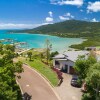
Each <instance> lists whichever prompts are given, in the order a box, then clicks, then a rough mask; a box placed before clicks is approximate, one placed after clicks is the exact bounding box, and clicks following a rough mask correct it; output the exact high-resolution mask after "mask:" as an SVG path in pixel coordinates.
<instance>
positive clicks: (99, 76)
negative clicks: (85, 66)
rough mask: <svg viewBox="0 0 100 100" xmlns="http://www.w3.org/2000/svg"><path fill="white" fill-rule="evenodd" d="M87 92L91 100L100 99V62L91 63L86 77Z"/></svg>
mask: <svg viewBox="0 0 100 100" xmlns="http://www.w3.org/2000/svg"><path fill="white" fill-rule="evenodd" d="M86 83H87V93H90V97H91V99H92V100H100V62H98V63H95V64H94V65H92V66H91V67H90V68H89V70H88V73H87V77H86Z"/></svg>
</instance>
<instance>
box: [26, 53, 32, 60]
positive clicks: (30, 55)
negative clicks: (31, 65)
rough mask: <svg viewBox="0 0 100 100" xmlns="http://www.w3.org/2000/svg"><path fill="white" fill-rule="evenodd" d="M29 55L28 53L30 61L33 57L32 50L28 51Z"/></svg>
mask: <svg viewBox="0 0 100 100" xmlns="http://www.w3.org/2000/svg"><path fill="white" fill-rule="evenodd" d="M27 55H28V57H29V58H30V61H31V58H32V52H31V51H29V52H27Z"/></svg>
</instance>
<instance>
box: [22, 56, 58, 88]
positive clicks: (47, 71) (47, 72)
mask: <svg viewBox="0 0 100 100" xmlns="http://www.w3.org/2000/svg"><path fill="white" fill-rule="evenodd" d="M20 60H21V61H23V62H24V63H28V64H29V65H30V66H31V67H33V68H35V69H36V70H37V71H38V72H39V73H41V74H42V75H44V76H45V77H46V78H47V79H48V80H49V81H50V82H51V84H52V85H53V86H57V83H58V78H57V74H56V73H55V72H54V71H53V70H52V69H51V68H50V67H49V66H47V65H45V64H44V63H42V62H41V61H40V60H39V59H34V61H29V60H25V58H22V59H20Z"/></svg>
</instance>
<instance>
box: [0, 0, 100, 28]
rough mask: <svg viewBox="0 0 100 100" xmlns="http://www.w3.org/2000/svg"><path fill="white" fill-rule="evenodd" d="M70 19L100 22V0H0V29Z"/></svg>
mask: <svg viewBox="0 0 100 100" xmlns="http://www.w3.org/2000/svg"><path fill="white" fill-rule="evenodd" d="M71 19H75V20H85V21H91V22H100V0H0V29H21V28H34V27H38V26H41V25H46V24H53V23H56V22H61V21H65V20H71Z"/></svg>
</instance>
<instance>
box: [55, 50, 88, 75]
mask: <svg viewBox="0 0 100 100" xmlns="http://www.w3.org/2000/svg"><path fill="white" fill-rule="evenodd" d="M83 55H84V56H85V57H86V58H87V57H88V55H89V52H88V51H67V52H64V53H62V54H58V55H56V56H55V57H53V66H54V67H55V68H58V69H60V70H62V71H64V72H66V73H68V74H74V73H75V70H74V68H73V66H74V64H75V61H76V60H77V59H78V57H79V56H83Z"/></svg>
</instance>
